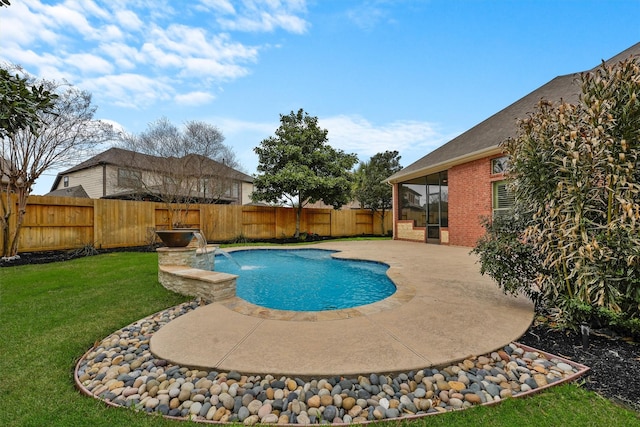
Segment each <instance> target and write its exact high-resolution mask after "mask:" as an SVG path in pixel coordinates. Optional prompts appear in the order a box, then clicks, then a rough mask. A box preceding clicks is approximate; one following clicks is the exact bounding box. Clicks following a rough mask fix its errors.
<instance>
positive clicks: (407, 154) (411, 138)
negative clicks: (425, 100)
mask: <svg viewBox="0 0 640 427" xmlns="http://www.w3.org/2000/svg"><path fill="white" fill-rule="evenodd" d="M318 124H319V126H320V127H322V128H324V129H327V130H328V131H329V133H328V135H327V136H328V138H329V144H330V145H331V146H332V147H334V148H340V149H342V150H344V151H345V152H347V153H356V154H358V157H359V159H360V160H361V161H363V160H368V159H369V157H371V156H373V155H374V154H376V153H381V152H384V151H387V150H397V151H398V152H399V153H400V155H401V156H402V157H403V159H409V160H411V159H413V160H416V159H417V158H419V157H422V156H423V155H425V154H427V153H428V152H430V151H432V150H433V149H435V148H437V147H438V146H440V145H442V143H443V142H445V141H447V140H448V139H449V138H450V135H443V134H441V133H440V132H439V131H438V129H437V126H436V125H435V124H433V123H429V122H420V121H407V120H403V121H395V122H391V123H386V124H383V125H374V124H372V123H371V122H369V121H368V120H366V119H364V118H362V117H359V116H344V115H340V116H335V117H327V118H319V119H318ZM411 161H412V160H411Z"/></svg>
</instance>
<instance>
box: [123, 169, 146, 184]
mask: <svg viewBox="0 0 640 427" xmlns="http://www.w3.org/2000/svg"><path fill="white" fill-rule="evenodd" d="M141 181H142V174H141V173H140V171H134V170H131V169H118V187H137V186H138V185H140V182H141Z"/></svg>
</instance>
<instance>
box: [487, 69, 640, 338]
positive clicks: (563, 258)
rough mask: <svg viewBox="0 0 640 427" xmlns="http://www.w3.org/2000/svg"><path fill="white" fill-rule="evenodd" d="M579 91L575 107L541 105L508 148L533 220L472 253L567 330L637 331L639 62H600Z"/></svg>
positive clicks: (492, 231)
mask: <svg viewBox="0 0 640 427" xmlns="http://www.w3.org/2000/svg"><path fill="white" fill-rule="evenodd" d="M581 87H582V95H581V97H580V102H579V103H578V104H577V105H571V104H568V103H565V102H561V103H560V104H557V105H556V104H552V103H551V102H548V101H544V100H543V101H541V102H540V103H539V104H538V107H537V109H536V111H535V112H534V113H533V114H531V115H529V117H527V118H526V119H524V120H522V121H521V122H520V130H519V133H518V135H517V136H516V137H515V138H512V139H509V140H507V141H505V142H504V143H503V148H504V150H505V152H506V153H507V154H508V155H509V157H510V166H509V170H508V176H509V177H510V178H511V179H512V183H513V184H512V191H513V192H514V196H515V203H516V206H517V209H519V211H520V212H521V213H522V217H521V218H522V219H526V220H527V222H526V223H518V222H516V223H514V224H512V226H511V227H507V228H504V227H503V225H502V224H501V223H500V221H496V220H494V221H493V223H492V224H490V225H489V228H488V234H487V236H486V237H485V238H484V239H483V240H481V241H480V243H479V245H478V247H477V248H476V249H475V251H476V253H478V254H479V255H480V258H481V261H482V268H483V271H486V272H487V273H488V274H490V275H491V276H492V277H494V278H495V279H496V280H497V281H498V282H499V284H500V286H502V287H503V289H505V291H516V290H521V291H524V292H525V293H527V295H529V296H530V297H533V298H536V297H540V298H541V300H542V301H544V303H545V305H546V306H547V307H549V308H552V309H554V310H555V312H556V313H557V314H558V317H559V318H560V320H562V321H564V322H565V323H566V324H568V325H576V324H578V323H579V322H582V321H590V322H598V323H600V322H604V323H606V324H607V325H609V326H616V327H624V328H629V327H631V328H632V329H633V327H634V325H636V330H637V324H638V317H639V315H640V100H638V94H640V60H638V59H635V60H633V59H629V60H626V61H623V62H621V63H619V64H617V65H615V66H607V65H605V64H603V65H602V66H601V67H599V68H598V69H596V70H594V71H592V72H589V73H585V74H583V75H582V76H581ZM501 227H503V228H501ZM492 264H493V265H492ZM508 268H513V269H514V271H512V272H506V270H507V269H508ZM518 275H522V283H518V280H517V276H518Z"/></svg>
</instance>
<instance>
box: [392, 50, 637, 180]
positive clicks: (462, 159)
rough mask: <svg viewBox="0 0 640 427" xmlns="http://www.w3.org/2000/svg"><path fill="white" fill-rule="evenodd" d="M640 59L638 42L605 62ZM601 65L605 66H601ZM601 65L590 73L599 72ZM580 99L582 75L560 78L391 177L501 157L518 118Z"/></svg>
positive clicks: (409, 176) (403, 177)
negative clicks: (541, 106)
mask: <svg viewBox="0 0 640 427" xmlns="http://www.w3.org/2000/svg"><path fill="white" fill-rule="evenodd" d="M631 56H634V57H637V56H640V43H636V44H635V45H633V46H631V47H630V48H628V49H626V50H625V51H623V52H621V53H619V54H617V55H616V56H614V57H613V58H611V59H609V60H608V61H606V62H605V63H606V64H607V65H611V64H615V63H617V62H620V61H622V60H625V59H628V58H629V57H631ZM600 65H601V64H600ZM600 65H597V66H596V67H594V68H592V69H591V70H588V71H593V70H595V69H597V68H598V67H599V66H600ZM579 96H580V73H573V74H567V75H564V76H559V77H556V78H554V79H553V80H551V81H550V82H548V83H546V84H544V85H543V86H541V87H539V88H538V89H536V90H534V91H533V92H531V93H529V94H528V95H525V96H524V97H522V98H520V99H519V100H518V101H516V102H514V103H513V104H511V105H509V106H508V107H506V108H504V109H503V110H501V111H499V112H497V113H496V114H494V115H492V116H491V117H489V118H488V119H486V120H484V121H483V122H481V123H479V124H478V125H476V126H474V127H472V128H471V129H469V130H467V131H466V132H464V133H462V134H461V135H458V136H457V137H455V138H454V139H452V140H451V141H449V142H447V143H446V144H444V145H442V146H440V147H439V148H437V149H435V150H434V151H432V152H430V153H429V154H427V155H426V156H424V157H422V158H421V159H419V160H417V161H416V162H414V163H412V164H411V165H409V166H407V167H406V168H404V169H402V170H401V171H399V172H397V173H395V174H394V175H392V176H390V177H389V178H387V181H388V182H391V183H396V182H401V181H408V180H411V179H414V178H418V177H421V176H424V175H427V174H429V173H434V172H438V171H442V170H446V169H449V168H450V167H452V166H455V165H458V164H461V163H466V162H469V161H473V160H477V159H480V158H483V157H487V156H490V155H493V154H499V153H500V152H501V149H500V147H499V144H500V143H501V142H502V141H504V140H505V139H507V138H509V137H514V136H516V133H517V130H518V121H517V120H518V119H522V118H525V117H526V116H527V114H529V113H531V112H533V111H534V108H535V106H536V105H537V103H538V102H539V101H540V100H542V99H547V100H550V101H554V102H555V101H560V100H564V101H566V102H570V103H576V102H577V101H578V100H579Z"/></svg>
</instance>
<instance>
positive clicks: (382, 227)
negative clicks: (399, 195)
mask: <svg viewBox="0 0 640 427" xmlns="http://www.w3.org/2000/svg"><path fill="white" fill-rule="evenodd" d="M384 215H385V210H384V209H382V210H381V211H380V232H381V233H382V235H383V236H386V235H387V233H386V231H387V230H385V229H384Z"/></svg>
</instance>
